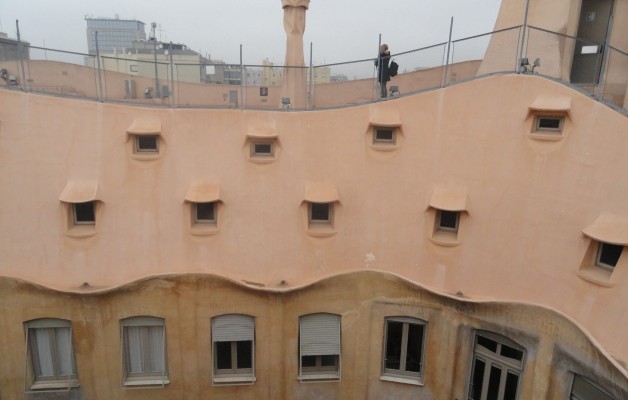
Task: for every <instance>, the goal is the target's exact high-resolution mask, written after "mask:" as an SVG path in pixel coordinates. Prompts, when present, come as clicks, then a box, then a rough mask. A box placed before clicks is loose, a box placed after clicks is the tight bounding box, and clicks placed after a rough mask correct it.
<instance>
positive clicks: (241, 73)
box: [238, 44, 246, 110]
mask: <svg viewBox="0 0 628 400" xmlns="http://www.w3.org/2000/svg"><path fill="white" fill-rule="evenodd" d="M245 79H246V76H244V63H243V61H242V44H240V101H239V102H238V103H239V105H240V110H243V109H244V80H245Z"/></svg>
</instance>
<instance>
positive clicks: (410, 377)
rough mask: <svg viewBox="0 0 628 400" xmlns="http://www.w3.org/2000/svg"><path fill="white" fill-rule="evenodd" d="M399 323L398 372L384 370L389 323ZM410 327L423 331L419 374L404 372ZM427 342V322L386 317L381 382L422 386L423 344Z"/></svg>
mask: <svg viewBox="0 0 628 400" xmlns="http://www.w3.org/2000/svg"><path fill="white" fill-rule="evenodd" d="M391 322H393V323H401V324H402V339H401V344H400V346H401V349H400V367H399V369H398V370H396V369H391V368H386V361H387V355H388V350H389V348H388V327H389V323H391ZM410 325H417V326H420V327H421V329H422V330H423V335H422V341H421V359H420V360H419V365H420V368H419V372H412V371H407V370H406V358H407V352H408V335H409V330H410ZM426 341H427V322H425V321H422V320H420V319H417V318H411V317H387V318H385V319H384V342H383V354H382V375H381V378H382V380H392V381H398V382H405V383H414V384H417V383H418V384H422V383H423V376H424V373H425V343H426Z"/></svg>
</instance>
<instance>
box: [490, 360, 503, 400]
mask: <svg viewBox="0 0 628 400" xmlns="http://www.w3.org/2000/svg"><path fill="white" fill-rule="evenodd" d="M501 376H502V370H501V368H499V367H498V366H496V365H491V376H490V378H489V381H488V392H487V393H486V400H498V399H499V381H500V380H501Z"/></svg>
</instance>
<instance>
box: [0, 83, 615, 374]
mask: <svg viewBox="0 0 628 400" xmlns="http://www.w3.org/2000/svg"><path fill="white" fill-rule="evenodd" d="M512 93H517V95H516V96H513V95H512ZM539 96H549V97H555V96H559V97H560V98H568V99H570V101H571V107H570V110H569V116H568V117H567V119H566V122H565V128H564V129H565V133H564V135H563V138H562V140H557V141H542V140H541V141H540V140H535V139H533V138H531V137H530V136H529V132H530V129H531V124H532V115H531V113H530V111H529V108H530V106H531V105H532V104H533V103H534V102H535V100H536V99H537V98H538V97H539ZM0 103H2V104H3V107H2V108H1V109H0V121H2V122H1V125H0V141H1V143H2V146H1V147H0V187H2V188H3V189H2V191H1V192H0V204H2V207H1V208H0V222H1V223H0V226H2V229H1V230H0V254H2V255H3V256H2V258H1V259H0V271H1V274H2V275H5V276H9V277H16V278H22V279H26V280H30V281H34V282H36V283H39V284H42V285H45V286H49V287H53V288H58V289H62V290H70V291H79V292H80V291H81V289H80V286H81V285H82V284H83V283H85V282H87V283H88V284H89V285H90V286H91V287H92V288H109V287H114V286H117V285H121V284H124V283H126V282H129V281H132V280H136V279H140V278H142V277H146V276H151V275H154V274H161V273H189V272H198V273H212V274H217V275H221V276H225V277H229V278H231V279H234V280H238V281H242V280H244V281H248V282H254V283H256V284H258V285H262V286H265V287H280V284H281V282H282V281H283V282H285V285H287V287H294V286H296V285H300V284H304V283H307V282H314V281H317V280H319V279H321V278H323V277H326V276H330V275H334V274H337V273H340V272H348V271H359V270H371V269H374V270H383V271H389V272H394V273H396V274H399V275H401V276H403V277H405V278H407V279H409V280H411V281H413V282H418V283H420V284H422V285H425V286H426V287H429V288H432V289H434V290H436V291H439V292H443V293H456V292H458V291H461V292H463V293H464V295H465V296H468V297H469V298H471V299H476V300H480V299H483V300H490V299H495V300H503V301H515V302H530V303H534V304H540V305H544V306H547V307H550V308H553V309H556V310H558V311H559V312H561V313H564V314H566V315H568V316H569V317H571V318H574V319H575V320H576V321H578V323H580V324H582V325H583V326H585V327H586V328H587V329H588V330H590V331H591V332H592V334H593V336H594V337H595V338H596V340H598V341H599V342H600V343H601V344H602V346H603V347H604V348H605V349H606V350H608V351H609V352H610V353H611V354H612V355H613V356H614V357H616V358H617V359H618V360H621V361H622V362H624V363H626V361H627V360H628V343H627V342H626V341H625V340H623V338H624V337H625V335H624V334H619V333H621V332H623V333H625V329H626V326H628V314H626V313H625V312H624V311H625V305H626V304H627V303H628V290H627V286H628V258H627V257H625V256H626V254H624V256H623V257H622V258H621V259H620V261H619V263H618V265H617V267H616V268H615V270H614V272H613V274H612V276H611V277H610V278H609V280H608V281H607V282H603V284H602V285H599V284H595V283H591V282H589V281H585V280H584V279H582V278H581V277H580V276H579V270H580V268H581V266H582V265H583V264H586V263H587V262H588V261H587V260H588V258H587V257H588V256H587V254H588V249H589V248H590V246H591V245H590V243H591V239H589V238H588V237H587V236H585V235H584V234H583V233H582V230H583V229H585V228H586V227H587V226H589V225H590V224H591V223H592V222H593V221H594V220H595V219H596V218H597V217H598V216H599V215H600V214H602V213H605V212H608V213H611V214H614V215H618V216H620V217H624V218H625V217H627V216H628V204H627V203H626V202H625V201H624V200H625V198H626V197H627V196H628V186H627V185H628V182H627V181H626V179H625V171H626V170H628V165H627V161H626V160H628V136H627V135H626V131H627V124H628V122H627V120H626V117H625V116H623V115H621V114H619V113H617V112H615V111H613V110H611V109H609V108H607V107H605V106H604V105H602V104H600V103H597V102H595V101H593V100H592V99H590V98H587V97H586V96H584V95H581V94H579V93H577V92H575V91H572V90H570V89H569V88H567V87H565V86H562V85H560V84H556V83H553V82H550V81H547V80H544V79H542V78H537V77H532V76H495V77H491V78H485V79H480V80H476V81H471V82H467V83H464V84H460V85H456V86H452V87H449V88H447V89H444V90H438V91H432V92H426V93H422V94H419V95H414V96H408V97H402V98H398V99H394V100H391V101H385V102H378V103H375V104H371V105H365V106H359V107H353V108H346V109H339V110H327V111H314V112H281V111H272V112H271V111H240V110H195V109H151V108H139V107H131V106H127V105H115V104H103V103H97V102H89V101H83V100H74V99H64V98H55V97H47V96H41V95H33V94H26V93H21V92H14V91H7V90H0ZM138 117H142V118H148V119H153V120H155V121H158V122H159V123H161V126H162V132H161V135H162V138H163V143H162V148H161V149H162V153H163V154H162V155H161V156H160V157H159V158H157V159H154V160H137V159H135V158H134V157H132V156H131V154H130V144H131V141H130V140H129V139H128V136H127V133H126V131H127V129H129V127H130V126H131V125H132V124H133V122H134V121H135V120H136V119H137V118H138ZM391 122H392V123H400V124H401V126H400V128H399V130H400V131H399V132H400V134H399V137H398V143H397V147H396V148H394V149H392V151H380V150H377V149H374V148H373V147H372V146H370V142H369V139H368V138H369V137H370V136H369V132H370V128H369V126H370V124H378V123H379V124H382V123H384V124H387V123H391ZM255 132H265V133H268V132H270V133H271V134H275V135H277V137H278V139H277V143H278V152H277V156H276V159H275V160H274V162H271V163H264V164H260V163H255V162H252V161H251V160H249V158H248V153H249V148H248V142H247V139H246V137H247V136H246V135H247V134H250V133H255ZM389 150H390V149H389ZM73 179H89V180H93V181H97V182H98V184H99V186H100V190H99V204H98V208H97V224H96V230H95V234H94V235H93V236H90V237H73V236H72V235H69V234H68V233H67V228H66V225H67V220H68V216H67V211H68V209H67V207H66V205H65V203H62V202H61V201H59V196H60V194H61V193H62V191H63V190H64V188H65V186H66V184H67V183H68V181H70V180H73ZM198 181H208V182H212V183H215V184H219V185H220V187H221V201H222V203H221V206H220V207H219V215H218V221H219V222H218V230H217V232H216V233H215V234H213V235H210V236H198V235H194V234H193V232H191V230H190V205H189V203H187V202H185V201H184V197H185V194H186V192H187V190H188V188H189V187H190V185H191V184H193V183H195V182H198ZM321 182H322V183H326V184H329V185H332V186H334V187H335V188H336V189H337V191H338V193H339V202H338V203H337V204H336V205H335V208H334V227H333V229H334V232H333V233H332V234H331V235H329V236H326V237H318V236H316V235H315V234H312V232H309V231H308V227H307V220H306V214H305V208H306V207H305V205H304V204H305V203H304V199H305V195H304V193H305V188H306V186H307V185H309V184H311V183H321ZM442 185H455V186H457V187H464V188H466V194H467V199H468V200H467V212H466V213H463V215H462V220H461V227H460V231H459V242H460V243H459V244H458V245H456V246H453V247H449V246H442V245H439V244H438V243H435V242H434V241H432V240H431V235H432V232H433V226H434V210H433V209H432V208H430V207H429V204H430V198H431V196H432V193H433V192H434V190H435V189H436V188H437V187H439V186H442ZM624 253H625V250H624ZM591 263H592V261H591ZM601 310H603V312H602V311H601Z"/></svg>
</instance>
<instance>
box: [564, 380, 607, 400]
mask: <svg viewBox="0 0 628 400" xmlns="http://www.w3.org/2000/svg"><path fill="white" fill-rule="evenodd" d="M571 399H572V400H613V397H611V396H610V395H608V394H606V393H605V392H603V391H602V389H600V388H598V387H597V386H595V385H594V384H592V383H591V382H589V381H588V380H587V379H585V378H583V377H582V376H580V375H575V376H574V378H573V386H572V387H571Z"/></svg>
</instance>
